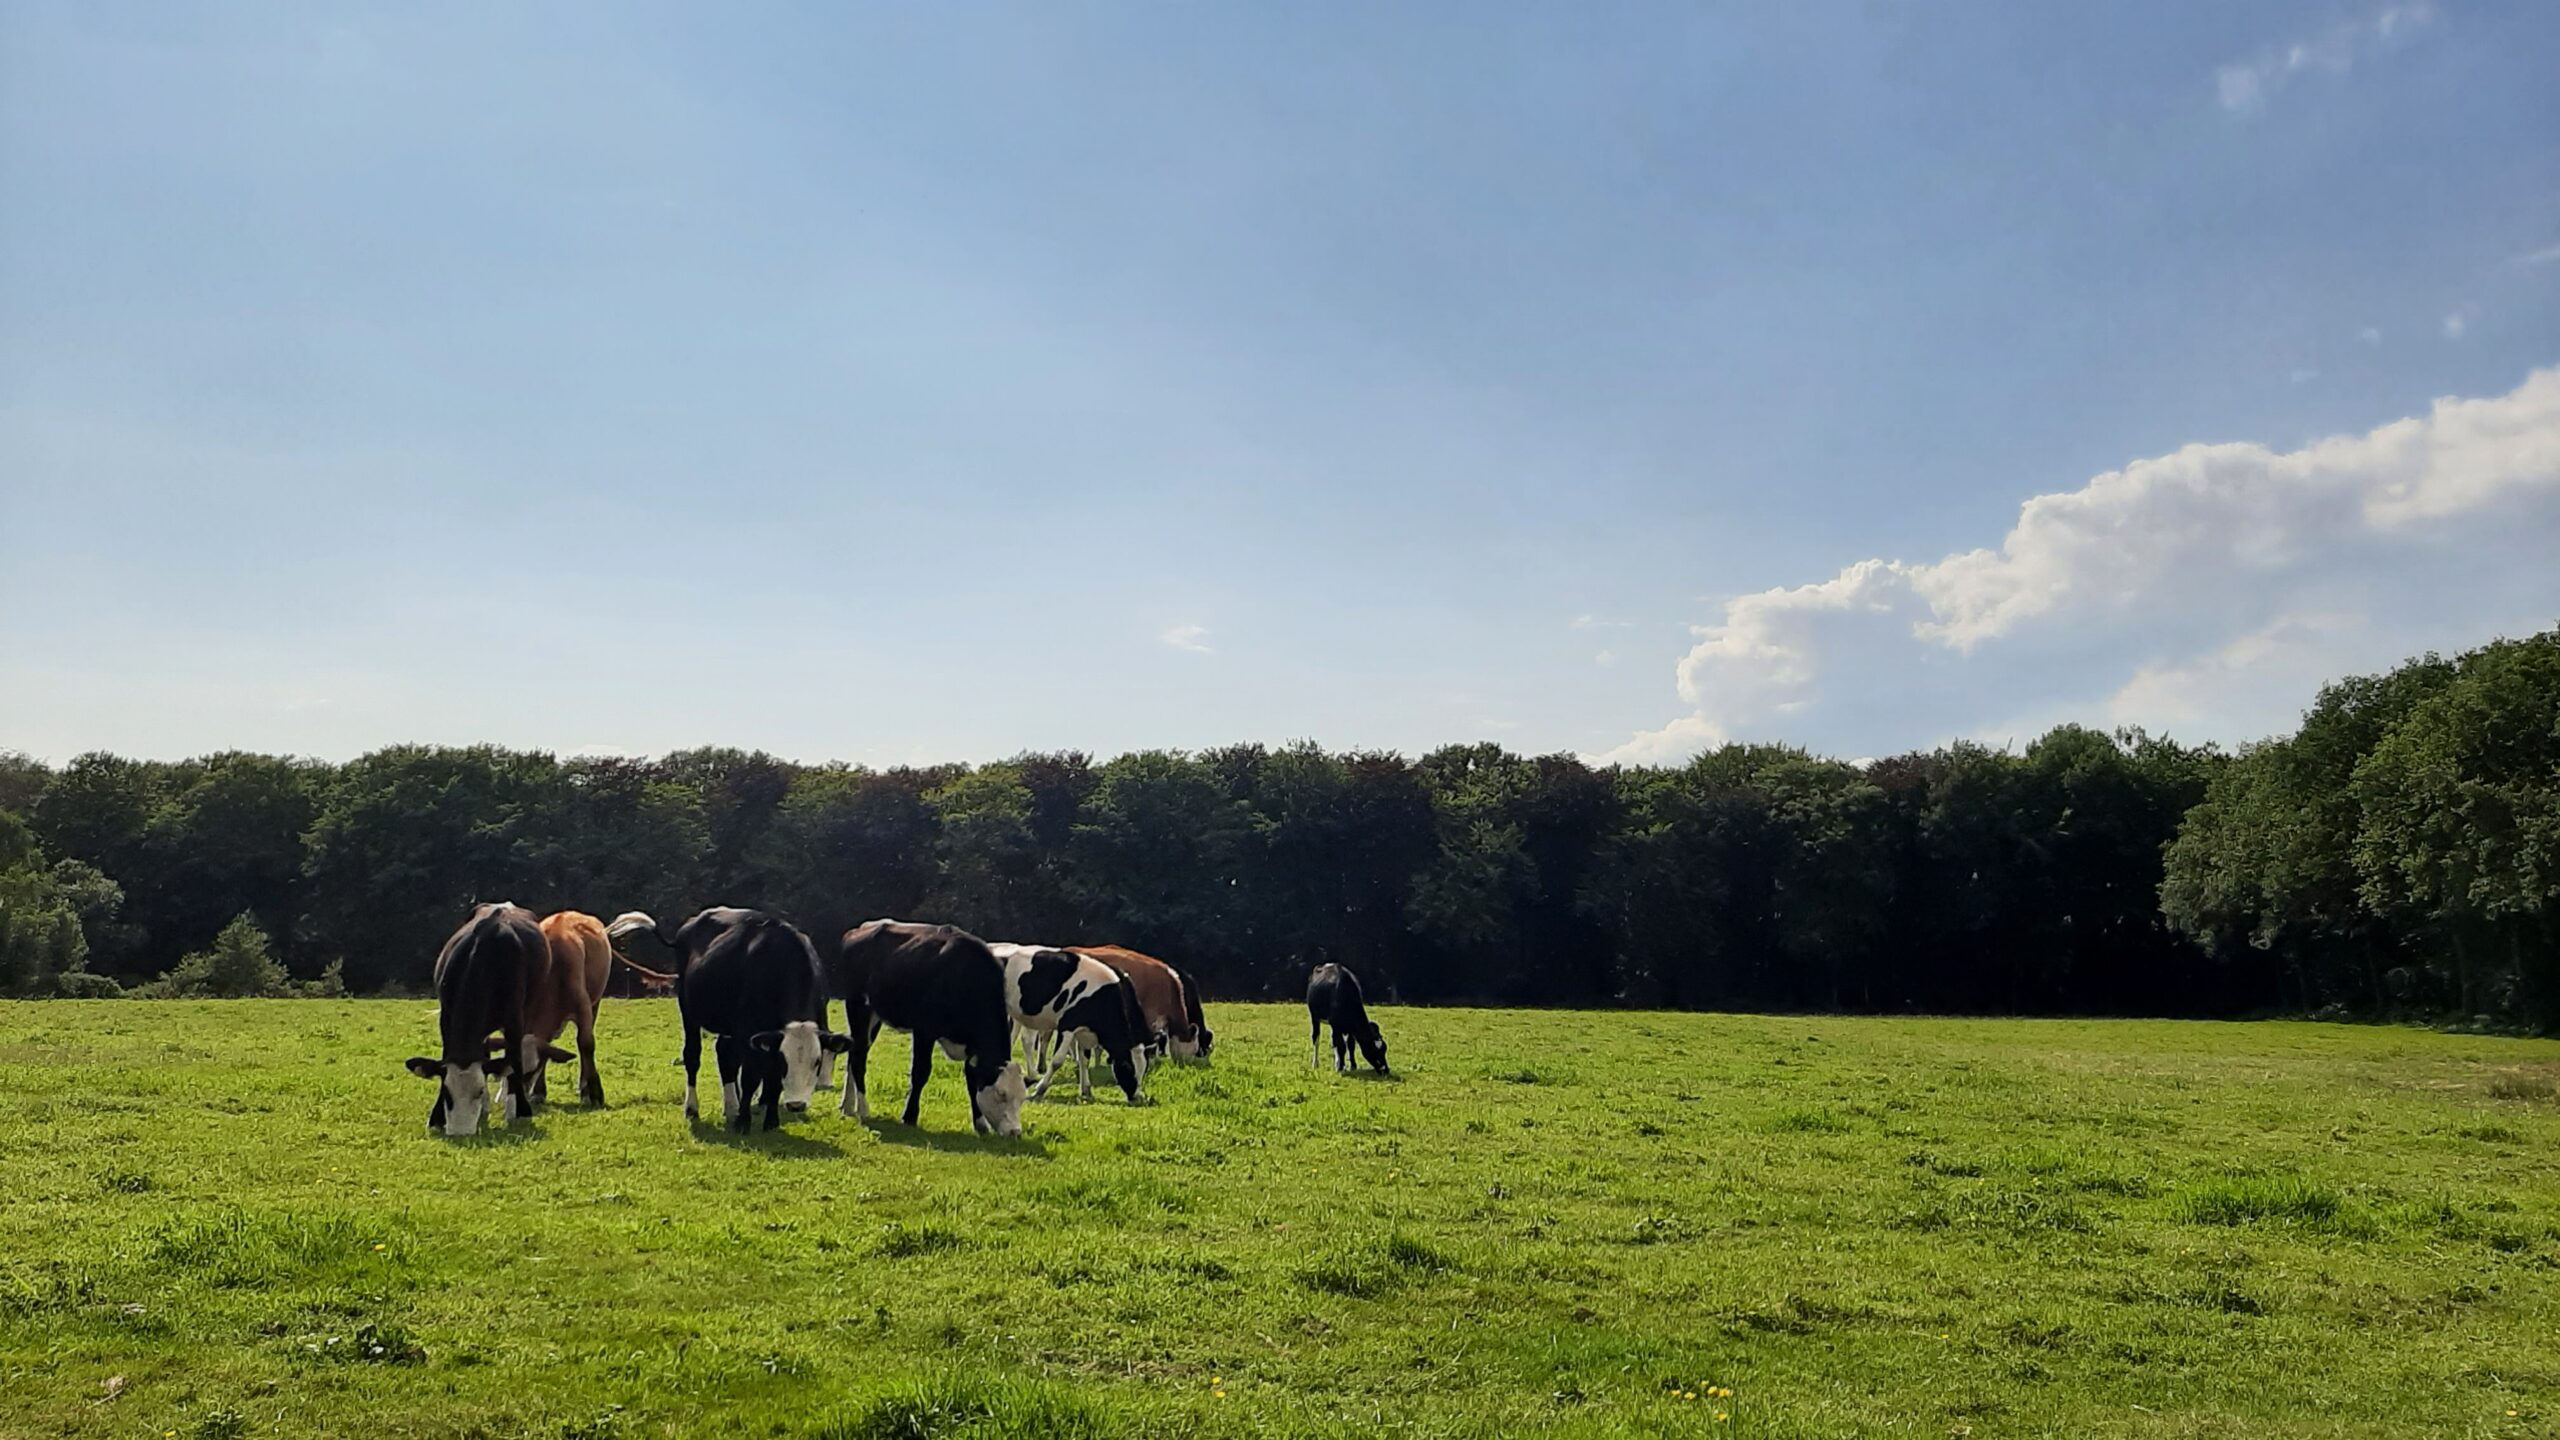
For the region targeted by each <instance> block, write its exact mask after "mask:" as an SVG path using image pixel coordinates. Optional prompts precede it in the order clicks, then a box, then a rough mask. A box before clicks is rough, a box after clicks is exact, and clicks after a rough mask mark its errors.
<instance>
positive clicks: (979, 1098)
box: [968, 1060, 1030, 1140]
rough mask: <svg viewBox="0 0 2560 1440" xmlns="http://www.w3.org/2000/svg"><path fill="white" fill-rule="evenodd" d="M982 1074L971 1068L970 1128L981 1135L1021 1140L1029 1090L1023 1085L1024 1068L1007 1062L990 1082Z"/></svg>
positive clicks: (989, 1079) (969, 1076) (969, 1077)
mask: <svg viewBox="0 0 2560 1440" xmlns="http://www.w3.org/2000/svg"><path fill="white" fill-rule="evenodd" d="M982 1073H983V1072H980V1071H978V1070H977V1068H976V1067H974V1066H972V1067H970V1071H969V1075H968V1079H969V1122H970V1124H971V1125H973V1126H975V1127H976V1128H977V1131H978V1133H979V1134H981V1135H1001V1136H1004V1137H1005V1138H1006V1139H1008V1140H1010V1139H1015V1138H1018V1137H1019V1136H1020V1135H1021V1134H1022V1101H1023V1097H1024V1096H1025V1094H1027V1093H1028V1091H1029V1089H1030V1087H1029V1086H1027V1085H1025V1084H1024V1083H1023V1080H1022V1067H1021V1066H1020V1065H1017V1064H1015V1063H1014V1062H1013V1061H1011V1060H1007V1061H1006V1062H1004V1065H1003V1067H1002V1068H1000V1069H998V1070H997V1071H996V1072H995V1074H994V1075H993V1076H992V1077H991V1078H986V1079H983V1080H982V1079H981V1078H980V1076H981V1074H982Z"/></svg>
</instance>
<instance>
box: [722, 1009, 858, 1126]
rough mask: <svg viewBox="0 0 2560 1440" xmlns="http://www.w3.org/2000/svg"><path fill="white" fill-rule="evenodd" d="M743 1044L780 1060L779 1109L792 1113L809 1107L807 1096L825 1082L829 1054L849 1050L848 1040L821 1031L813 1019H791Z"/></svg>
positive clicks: (851, 1045)
mask: <svg viewBox="0 0 2560 1440" xmlns="http://www.w3.org/2000/svg"><path fill="white" fill-rule="evenodd" d="M747 1044H748V1045H749V1046H751V1047H753V1048H754V1049H757V1050H761V1051H763V1052H764V1053H765V1054H767V1055H774V1056H779V1057H780V1058H781V1061H782V1108H783V1109H785V1110H789V1111H791V1112H792V1113H793V1114H798V1113H799V1112H801V1111H803V1110H806V1109H808V1108H809V1097H810V1096H811V1095H814V1094H816V1093H817V1090H818V1086H819V1085H821V1084H823V1083H825V1072H826V1071H827V1070H828V1069H830V1068H832V1067H830V1066H829V1065H828V1064H827V1061H826V1057H827V1056H829V1055H842V1054H843V1053H845V1052H846V1051H847V1050H850V1049H852V1048H853V1041H852V1039H851V1038H849V1037H847V1036H843V1035H838V1034H836V1033H835V1032H834V1031H832V1030H822V1029H820V1028H819V1027H818V1022H817V1021H815V1020H794V1021H792V1022H791V1023H790V1024H788V1025H785V1026H783V1027H782V1028H781V1029H779V1030H767V1031H764V1032H763V1033H761V1034H757V1035H750V1036H748V1037H747Z"/></svg>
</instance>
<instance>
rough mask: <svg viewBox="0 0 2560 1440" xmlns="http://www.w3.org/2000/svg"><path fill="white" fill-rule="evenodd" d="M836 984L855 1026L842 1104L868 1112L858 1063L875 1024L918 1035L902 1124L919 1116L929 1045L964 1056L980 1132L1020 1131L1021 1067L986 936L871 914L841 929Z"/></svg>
mask: <svg viewBox="0 0 2560 1440" xmlns="http://www.w3.org/2000/svg"><path fill="white" fill-rule="evenodd" d="M834 979H835V991H836V993H837V994H838V995H841V996H843V997H844V1003H845V1029H847V1030H849V1031H851V1032H852V1034H853V1048H852V1053H851V1055H850V1056H849V1057H848V1058H847V1060H846V1061H845V1074H844V1101H843V1108H844V1113H845V1114H847V1115H850V1116H853V1117H854V1118H855V1119H857V1120H869V1119H870V1118H871V1096H870V1090H869V1084H868V1081H867V1079H866V1077H865V1075H864V1069H865V1067H866V1064H867V1062H868V1061H869V1059H870V1055H871V1042H872V1040H873V1038H874V1037H876V1036H877V1035H879V1033H880V1027H881V1026H883V1025H887V1026H890V1027H891V1028H893V1029H898V1030H904V1031H906V1032H907V1033H908V1034H909V1035H911V1036H913V1037H915V1060H914V1064H913V1065H912V1066H911V1067H910V1069H909V1070H908V1072H907V1109H906V1114H905V1115H904V1116H902V1117H901V1120H902V1123H904V1124H908V1125H913V1124H915V1123H916V1113H917V1110H918V1108H919V1107H920V1106H921V1105H922V1104H923V1101H924V1082H925V1081H926V1079H927V1078H929V1077H930V1076H931V1075H932V1074H933V1052H934V1049H935V1047H937V1046H939V1047H940V1048H941V1050H942V1052H943V1053H944V1054H945V1055H948V1056H950V1057H951V1058H952V1059H954V1060H957V1061H959V1062H960V1074H961V1077H962V1080H963V1082H964V1083H965V1084H966V1085H967V1086H968V1090H969V1124H970V1125H971V1127H972V1128H974V1129H975V1130H977V1131H978V1133H980V1134H982V1135H984V1134H995V1135H1003V1136H1008V1137H1010V1136H1018V1135H1020V1134H1021V1133H1022V1099H1023V1084H1022V1067H1021V1066H1019V1065H1016V1064H1014V1063H1013V1021H1012V1017H1011V1015H1010V1013H1009V1012H1008V1011H1007V1010H1006V1008H1005V990H1006V986H1005V971H1004V966H1003V964H1002V963H1001V962H999V961H998V960H997V959H996V957H995V954H994V952H992V951H990V950H989V949H988V948H987V942H985V941H983V940H981V939H979V938H978V937H977V936H975V935H972V934H970V933H969V932H968V931H966V930H962V929H960V928H958V927H956V926H952V925H913V924H908V923H907V922H905V921H900V920H874V921H871V922H869V923H868V924H864V925H857V926H855V927H854V928H853V929H851V930H847V931H846V932H844V940H843V942H842V943H841V944H840V945H838V946H837V948H836V968H835V972H834Z"/></svg>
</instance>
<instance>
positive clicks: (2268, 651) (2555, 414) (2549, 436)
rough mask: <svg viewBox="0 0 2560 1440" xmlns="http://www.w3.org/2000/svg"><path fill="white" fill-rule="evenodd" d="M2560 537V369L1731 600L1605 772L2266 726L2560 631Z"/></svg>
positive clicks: (2119, 483)
mask: <svg viewBox="0 0 2560 1440" xmlns="http://www.w3.org/2000/svg"><path fill="white" fill-rule="evenodd" d="M2554 533H2560V368H2552V369H2546V370H2539V371H2536V372H2534V373H2533V374H2531V375H2529V376H2527V377H2526V379H2525V380H2524V382H2523V383H2522V384H2520V385H2518V386H2517V387H2516V388H2515V389H2514V390H2512V391H2510V392H2508V393H2506V394H2504V395H2497V396H2490V397H2485V398H2480V399H2444V400H2439V401H2437V402H2436V403H2435V405H2434V406H2433V408H2432V409H2431V410H2430V411H2429V412H2427V413H2425V414H2421V415H2415V416H2411V417H2409V418H2407V419H2403V420H2396V421H2393V422H2392V423H2390V424H2387V425H2382V426H2379V427H2377V428H2375V429H2373V430H2370V431H2367V432H2365V433H2363V434H2360V435H2340V436H2335V437H2331V438H2329V439H2325V440H2320V441H2316V442H2314V443H2312V444H2309V445H2306V446H2303V447H2302V448H2300V449H2297V450H2290V451H2278V450H2273V449H2270V448H2268V447H2266V446H2262V445H2252V444H2213V445H2202V444H2199V445H2189V446H2186V447H2184V448H2182V449H2179V450H2177V451H2174V452H2172V453H2170V454H2167V455H2162V456H2158V457H2156V458H2153V459H2148V460H2140V461H2136V462H2135V463H2133V464H2131V465H2128V466H2126V467H2125V468H2123V469H2122V470H2116V471H2111V472H2109V473H2107V474H2104V475H2100V476H2098V477H2096V478H2095V479H2092V480H2090V481H2089V482H2088V483H2086V484H2085V485H2082V486H2081V487H2080V488H2078V489H2076V490H2071V491H2066V492H2063V493H2059V494H2052V495H2041V496H2038V497H2036V498H2035V499H2032V500H2029V501H2027V502H2026V503H2025V504H2024V505H2022V506H2021V507H2020V508H2019V511H2018V518H2017V521H2016V523H2015V524H2014V525H2013V526H2012V527H2011V528H2010V530H2009V532H2008V534H2007V535H2005V536H2004V537H2002V538H2001V539H2000V541H1999V542H1998V544H1997V546H1996V547H1985V548H1982V549H1976V550H1967V551H1962V552H1959V553H1956V554H1951V555H1947V556H1944V557H1942V558H1940V559H1938V560H1935V561H1930V562H1926V563H1907V562H1904V561H1899V560H1883V559H1872V560H1861V561H1859V562H1858V563H1856V564H1854V565H1850V566H1848V567H1846V568H1844V569H1842V570H1841V571H1840V572H1839V573H1838V574H1836V575H1834V576H1832V577H1830V578H1829V579H1826V580H1818V581H1815V582H1813V583H1811V584H1807V585H1799V586H1793V587H1786V588H1780V589H1773V590H1766V591H1762V592H1760V593H1758V594H1754V595H1744V596H1739V597H1737V598H1734V599H1732V600H1729V601H1727V602H1726V603H1725V605H1724V611H1723V617H1722V618H1721V619H1720V620H1718V621H1717V622H1716V623H1714V624H1710V625H1703V626H1699V627H1698V628H1697V631H1696V634H1697V641H1696V644H1695V645H1694V646H1692V648H1691V649H1690V651H1689V653H1688V654H1687V655H1686V656H1685V657H1683V658H1682V660H1681V661H1680V665H1679V670H1678V675H1677V679H1678V686H1679V693H1680V698H1681V700H1682V701H1683V702H1685V704H1686V705H1687V707H1688V710H1689V713H1687V714H1684V715H1682V716H1680V717H1679V718H1677V719H1675V720H1673V721H1671V722H1670V723H1669V724H1667V725H1665V726H1663V727H1662V728H1660V729H1658V730H1652V731H1647V732H1644V733H1642V734H1639V735H1637V736H1635V737H1634V738H1633V739H1631V740H1629V741H1628V742H1627V743H1626V744H1624V745H1622V746H1620V747H1618V748H1617V749H1616V750H1614V751H1612V752H1609V754H1608V755H1607V756H1605V757H1603V758H1607V759H1614V760H1627V761H1647V760H1667V759H1676V758H1679V757H1680V756H1682V755H1685V754H1689V753H1693V752H1694V751H1696V750H1698V749H1700V748H1703V747H1705V746H1709V745H1713V744H1716V743H1719V742H1721V741H1723V740H1726V739H1729V738H1748V739H1773V738H1790V739H1796V740H1800V741H1811V742H1813V743H1817V744H1823V745H1829V746H1833V747H1835V748H1838V749H1841V750H1844V751H1845V750H1862V751H1864V750H1874V749H1879V748H1891V747H1896V746H1904V745H1913V744H1926V743H1930V742H1932V741H1934V740H1937V739H1942V738H1947V737H1951V736H1956V735H1967V734H1982V733H1996V734H2000V735H2020V734H2031V733H2033V732H2034V730H2035V729H2037V728H2041V727H2042V726H2043V725H2049V724H2051V723H2054V722H2056V721H2059V720H2063V719H2082V720H2086V719H2091V718H2096V717H2101V716H2103V717H2106V718H2110V719H2115V720H2119V721H2123V722H2127V723H2133V722H2144V723H2153V724H2157V723H2161V722H2168V723H2175V724H2180V725H2194V726H2197V727H2200V728H2201V729H2202V730H2203V731H2204V733H2206V734H2208V735H2217V736H2220V737H2222V738H2241V737H2244V736H2247V735H2252V734H2263V733H2266V732H2267V730H2269V729H2272V728H2276V727H2278V726H2281V725H2282V724H2283V723H2285V722H2286V721H2287V720H2288V719H2289V718H2290V717H2291V715H2292V714H2293V713H2295V711H2296V710H2298V708H2299V707H2300V705H2301V704H2303V703H2304V702H2305V701H2307V700H2308V699H2309V698H2310V690H2311V687H2312V686H2314V685H2316V684H2317V683H2318V681H2319V680H2320V679H2322V678H2324V677H2333V676H2336V675H2339V674H2344V673H2349V672H2351V671H2353V670H2356V669H2362V668H2372V667H2375V666H2380V665H2388V664H2390V663H2392V662H2393V661H2395V660H2397V659H2398V658H2400V656H2401V655H2403V654H2406V653H2407V649H2405V648H2402V647H2404V646H2405V647H2408V648H2426V647H2429V646H2441V645H2459V644H2464V643H2471V642H2474V641H2477V640H2479V639H2483V638H2486V636H2487V635H2489V634H2490V633H2493V632H2494V631H2495V630H2496V629H2498V628H2499V627H2502V626H2513V625H2516V624H2519V623H2523V624H2546V623H2548V616H2549V615H2550V614H2552V613H2555V611H2560V571H2553V570H2551V569H2550V567H2549V566H2548V565H2547V564H2537V563H2536V561H2535V560H2534V558H2533V557H2534V556H2536V555H2538V554H2539V553H2540V552H2541V551H2543V550H2545V549H2547V548H2548V544H2549V539H2548V537H2549V536H2551V535H2552V534H2554ZM2189 733H2193V732H2192V731H2191V732H2189Z"/></svg>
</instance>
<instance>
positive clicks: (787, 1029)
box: [607, 906, 852, 1132]
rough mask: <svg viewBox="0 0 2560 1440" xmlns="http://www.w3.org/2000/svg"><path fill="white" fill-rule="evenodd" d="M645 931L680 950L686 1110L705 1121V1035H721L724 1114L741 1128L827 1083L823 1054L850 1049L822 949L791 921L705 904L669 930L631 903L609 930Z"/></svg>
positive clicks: (770, 1120)
mask: <svg viewBox="0 0 2560 1440" xmlns="http://www.w3.org/2000/svg"><path fill="white" fill-rule="evenodd" d="M644 928H645V929H646V930H648V931H649V932H650V933H653V934H655V935H657V936H658V938H659V939H660V940H662V941H664V942H665V943H666V945H667V946H668V948H670V949H672V950H674V951H675V952H676V954H677V956H678V957H680V960H681V963H680V964H678V966H677V967H676V1010H677V1013H679V1014H681V1015H682V1016H683V1017H684V1114H685V1118H686V1119H688V1120H691V1119H695V1118H698V1116H699V1115H700V1113H701V1112H700V1110H699V1108H698V1107H697V1104H696V1102H695V1099H694V1084H695V1078H696V1076H697V1075H699V1074H700V1072H701V1069H702V1032H703V1031H705V1030H708V1031H710V1032H711V1033H712V1034H714V1035H716V1036H718V1037H719V1044H718V1046H717V1048H716V1051H715V1056H716V1059H717V1061H718V1063H719V1066H720V1116H721V1118H722V1119H723V1120H725V1121H726V1122H728V1123H729V1124H731V1125H733V1126H735V1127H736V1128H737V1129H738V1130H739V1131H741V1132H744V1131H746V1130H748V1129H750V1128H751V1127H752V1126H753V1124H754V1121H755V1107H756V1098H757V1096H758V1094H759V1093H761V1094H762V1096H763V1098H764V1128H765V1129H767V1130H772V1129H775V1128H777V1127H779V1126H780V1125H781V1124H782V1111H783V1110H784V1109H789V1110H790V1111H791V1112H792V1113H793V1114H795V1115H796V1114H799V1113H800V1112H801V1111H804V1110H806V1109H808V1108H809V1096H810V1095H811V1094H812V1093H814V1092H815V1091H816V1090H817V1088H818V1086H819V1085H820V1084H821V1083H823V1077H822V1071H823V1067H824V1066H825V1064H826V1058H825V1057H827V1056H828V1055H831V1054H842V1053H844V1052H845V1051H847V1050H849V1049H851V1048H852V1042H851V1041H850V1040H848V1039H847V1038H846V1037H845V1036H842V1035H839V1034H836V1033H834V1032H833V1031H830V1030H829V1029H827V981H826V974H825V972H824V971H823V970H822V969H821V968H820V966H819V964H818V951H817V947H815V946H813V945H811V944H810V943H809V937H808V936H806V935H803V934H801V933H800V931H799V929H798V928H797V927H795V926H793V925H791V924H790V923H789V922H787V921H784V920H782V919H781V918H779V917H777V916H773V915H768V914H766V913H765V912H763V911H761V910H741V909H737V908H735V907H733V906H721V907H718V908H715V909H710V910H705V911H703V912H701V913H700V914H697V915H695V916H694V917H693V918H692V919H690V920H687V921H686V922H684V924H683V925H681V926H678V927H677V928H676V929H675V930H674V931H673V932H672V933H670V932H669V931H668V930H667V928H666V927H665V926H663V925H661V924H659V923H658V922H657V921H656V920H653V919H651V918H650V917H649V916H648V915H646V914H644V913H642V912H640V911H637V910H634V911H630V912H628V913H626V914H624V915H621V916H619V917H617V918H616V919H615V920H614V922H613V924H612V926H610V927H609V928H608V931H607V933H608V934H610V935H611V936H613V937H614V938H616V939H619V938H621V937H622V936H625V935H629V934H632V933H634V932H637V931H639V930H642V929H644Z"/></svg>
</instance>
